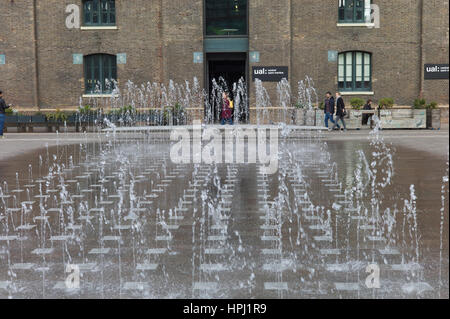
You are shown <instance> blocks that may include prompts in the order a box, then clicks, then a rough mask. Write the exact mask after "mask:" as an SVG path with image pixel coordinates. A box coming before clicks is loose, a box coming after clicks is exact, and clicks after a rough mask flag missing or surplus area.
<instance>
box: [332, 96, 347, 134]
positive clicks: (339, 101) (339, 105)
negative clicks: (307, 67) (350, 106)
mask: <svg viewBox="0 0 450 319" xmlns="http://www.w3.org/2000/svg"><path fill="white" fill-rule="evenodd" d="M345 115H346V111H345V103H344V99H343V98H342V96H341V93H339V92H336V123H334V125H333V128H332V130H334V129H335V128H336V127H337V128H338V129H340V127H339V125H338V122H339V121H341V122H342V125H343V127H344V131H347V126H346V125H345V121H344V117H345Z"/></svg>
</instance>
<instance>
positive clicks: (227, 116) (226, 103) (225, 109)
mask: <svg viewBox="0 0 450 319" xmlns="http://www.w3.org/2000/svg"><path fill="white" fill-rule="evenodd" d="M220 118H221V123H222V125H225V123H226V122H230V125H233V114H232V109H231V101H230V98H229V97H228V93H226V92H223V94H222V113H221V115H220Z"/></svg>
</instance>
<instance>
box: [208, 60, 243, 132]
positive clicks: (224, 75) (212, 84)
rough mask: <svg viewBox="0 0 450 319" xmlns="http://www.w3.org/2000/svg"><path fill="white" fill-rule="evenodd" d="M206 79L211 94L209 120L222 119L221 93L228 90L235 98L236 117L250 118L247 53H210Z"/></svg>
mask: <svg viewBox="0 0 450 319" xmlns="http://www.w3.org/2000/svg"><path fill="white" fill-rule="evenodd" d="M206 61H207V64H206V65H207V70H206V80H207V86H206V87H207V88H208V94H209V105H208V108H209V110H206V111H207V112H206V113H207V114H209V121H210V122H213V123H217V122H219V121H220V111H221V97H220V96H221V93H222V92H224V91H226V92H228V93H229V95H230V98H231V100H233V102H234V105H235V108H234V110H233V112H238V114H237V113H236V114H233V116H234V118H235V119H236V120H237V121H239V122H244V123H245V122H247V120H248V101H247V100H248V99H247V84H246V81H247V54H246V53H208V54H207V55H206Z"/></svg>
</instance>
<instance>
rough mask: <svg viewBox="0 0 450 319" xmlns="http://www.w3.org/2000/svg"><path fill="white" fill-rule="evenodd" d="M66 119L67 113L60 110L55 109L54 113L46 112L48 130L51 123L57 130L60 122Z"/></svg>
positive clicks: (62, 122)
mask: <svg viewBox="0 0 450 319" xmlns="http://www.w3.org/2000/svg"><path fill="white" fill-rule="evenodd" d="M66 121H67V115H66V114H65V113H64V112H61V110H59V109H57V110H56V112H55V113H49V114H47V122H48V123H49V126H48V127H49V131H50V130H51V124H53V125H54V126H55V128H56V130H57V131H59V127H60V125H61V124H64V122H66Z"/></svg>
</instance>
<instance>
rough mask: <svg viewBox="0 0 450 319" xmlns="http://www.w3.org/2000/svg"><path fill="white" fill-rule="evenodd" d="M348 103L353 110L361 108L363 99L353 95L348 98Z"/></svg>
mask: <svg viewBox="0 0 450 319" xmlns="http://www.w3.org/2000/svg"><path fill="white" fill-rule="evenodd" d="M350 105H351V106H352V109H353V110H361V108H362V107H363V106H364V100H363V99H361V98H359V97H354V98H352V99H351V100H350Z"/></svg>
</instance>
